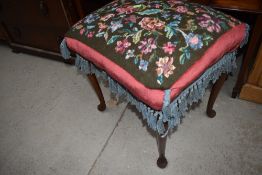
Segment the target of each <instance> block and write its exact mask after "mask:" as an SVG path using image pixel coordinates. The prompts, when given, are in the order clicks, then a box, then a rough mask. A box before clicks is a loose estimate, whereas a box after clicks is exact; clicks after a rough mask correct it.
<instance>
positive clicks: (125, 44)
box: [115, 39, 131, 54]
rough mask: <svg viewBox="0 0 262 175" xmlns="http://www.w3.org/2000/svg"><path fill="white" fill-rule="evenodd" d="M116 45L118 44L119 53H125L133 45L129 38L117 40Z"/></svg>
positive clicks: (117, 50) (116, 48)
mask: <svg viewBox="0 0 262 175" xmlns="http://www.w3.org/2000/svg"><path fill="white" fill-rule="evenodd" d="M116 45H117V46H116V47H115V50H116V52H117V53H120V54H123V53H124V52H125V51H126V49H127V48H128V47H129V46H131V43H130V42H128V40H127V39H124V40H122V41H117V43H116Z"/></svg>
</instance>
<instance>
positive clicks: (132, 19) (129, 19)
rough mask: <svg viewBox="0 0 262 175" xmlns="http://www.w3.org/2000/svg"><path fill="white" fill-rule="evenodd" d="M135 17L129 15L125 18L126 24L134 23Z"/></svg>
mask: <svg viewBox="0 0 262 175" xmlns="http://www.w3.org/2000/svg"><path fill="white" fill-rule="evenodd" d="M136 19H137V18H136V16H135V15H130V16H129V17H128V18H125V21H126V22H129V21H130V22H132V23H136Z"/></svg>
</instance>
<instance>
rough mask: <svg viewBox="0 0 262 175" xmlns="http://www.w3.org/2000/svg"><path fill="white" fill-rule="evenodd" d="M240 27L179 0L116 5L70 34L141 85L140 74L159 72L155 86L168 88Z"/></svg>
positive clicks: (209, 10) (154, 78)
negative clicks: (220, 40) (213, 44)
mask: <svg viewBox="0 0 262 175" xmlns="http://www.w3.org/2000/svg"><path fill="white" fill-rule="evenodd" d="M238 24H240V21H238V20H236V19H235V18H232V17H231V16H229V15H226V14H223V13H222V12H219V11H215V10H213V9H212V8H209V7H206V6H202V5H197V4H194V3H192V4H191V3H187V2H184V1H179V0H154V1H146V0H129V1H126V2H125V3H123V2H122V1H121V0H116V1H114V2H112V3H110V4H108V5H106V6H104V7H103V8H101V9H99V10H97V11H96V12H94V13H92V14H90V15H88V16H86V17H85V18H84V19H83V20H81V21H79V22H77V23H76V24H75V25H74V26H73V27H72V31H71V32H72V33H74V34H76V35H81V36H83V37H85V38H84V39H83V40H85V42H87V43H88V44H89V45H90V46H92V45H93V44H95V43H96V42H97V41H98V43H99V45H98V46H97V48H95V49H98V51H100V52H103V54H104V55H105V56H107V53H108V55H109V56H108V57H109V59H112V60H115V61H116V62H117V63H118V64H120V65H121V66H126V67H125V69H127V70H129V72H130V73H132V72H136V75H135V76H136V78H137V79H139V78H140V77H142V76H141V74H139V72H141V73H145V72H151V73H152V72H155V74H154V75H152V80H150V81H151V83H153V84H154V83H155V86H156V85H157V86H158V87H164V88H165V87H170V84H171V83H172V82H174V80H175V79H177V78H178V76H180V75H181V72H179V71H181V70H186V68H183V69H179V67H182V66H188V65H190V64H193V63H194V61H193V59H194V60H195V59H197V58H198V57H199V55H201V54H203V53H204V52H205V51H206V50H207V49H208V47H209V46H210V45H211V44H212V43H213V42H214V41H215V40H216V39H217V38H219V36H220V35H221V34H223V33H224V32H226V31H227V30H229V29H230V28H232V27H234V26H236V25H238ZM102 43H104V45H101V44H102ZM107 47H108V48H109V49H111V50H109V51H107V50H106V49H107ZM99 48H101V49H100V50H99ZM112 48H113V49H114V50H112ZM106 51H107V52H106ZM111 57H112V58H111ZM121 58H124V59H121ZM174 60H177V61H174ZM191 60H192V61H191ZM129 64H133V66H135V67H136V68H137V69H133V68H134V67H133V66H129ZM176 67H177V69H176ZM179 73H180V75H178V74H179ZM141 81H142V80H141ZM168 83H169V85H167V84H168Z"/></svg>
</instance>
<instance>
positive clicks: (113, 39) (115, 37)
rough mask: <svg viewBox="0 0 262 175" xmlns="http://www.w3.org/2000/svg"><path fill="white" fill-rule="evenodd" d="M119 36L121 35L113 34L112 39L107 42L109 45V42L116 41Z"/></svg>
mask: <svg viewBox="0 0 262 175" xmlns="http://www.w3.org/2000/svg"><path fill="white" fill-rule="evenodd" d="M119 37H120V35H113V36H112V37H111V38H110V40H108V41H107V43H106V44H107V45H109V44H112V43H114V42H115V41H116V40H117V39H118V38H119Z"/></svg>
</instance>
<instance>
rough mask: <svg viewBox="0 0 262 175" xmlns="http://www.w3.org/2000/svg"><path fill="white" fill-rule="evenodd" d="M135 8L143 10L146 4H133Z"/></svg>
mask: <svg viewBox="0 0 262 175" xmlns="http://www.w3.org/2000/svg"><path fill="white" fill-rule="evenodd" d="M133 7H134V8H135V9H138V10H144V9H146V6H145V5H144V4H138V5H134V6H133Z"/></svg>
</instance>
